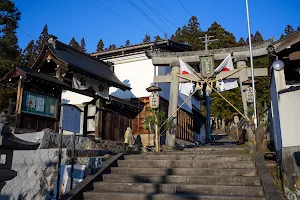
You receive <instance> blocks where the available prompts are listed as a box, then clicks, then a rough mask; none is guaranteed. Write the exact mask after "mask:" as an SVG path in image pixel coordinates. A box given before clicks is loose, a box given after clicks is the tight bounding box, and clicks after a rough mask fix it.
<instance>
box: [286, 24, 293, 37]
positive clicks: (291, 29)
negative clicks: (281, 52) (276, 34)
mask: <svg viewBox="0 0 300 200" xmlns="http://www.w3.org/2000/svg"><path fill="white" fill-rule="evenodd" d="M293 32H295V31H294V28H293V27H292V26H291V25H287V26H286V27H285V29H284V33H285V36H288V35H290V34H291V33H293Z"/></svg>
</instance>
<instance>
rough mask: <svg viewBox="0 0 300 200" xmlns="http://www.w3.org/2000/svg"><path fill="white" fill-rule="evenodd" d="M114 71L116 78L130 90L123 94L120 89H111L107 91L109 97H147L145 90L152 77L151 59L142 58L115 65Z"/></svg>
mask: <svg viewBox="0 0 300 200" xmlns="http://www.w3.org/2000/svg"><path fill="white" fill-rule="evenodd" d="M114 70H115V74H116V75H117V77H118V78H119V79H120V80H121V81H122V82H123V83H125V84H128V85H129V86H130V87H131V88H132V89H131V90H130V91H125V92H123V91H122V90H120V89H117V88H114V87H111V88H110V91H109V93H110V94H111V95H113V96H116V97H119V98H124V99H125V98H131V97H133V98H134V97H146V96H149V93H148V92H147V91H146V88H147V87H149V86H150V85H151V83H152V82H153V76H154V66H153V64H152V61H151V59H148V58H144V59H142V60H137V61H134V62H126V63H120V64H116V65H114ZM126 80H128V81H126Z"/></svg>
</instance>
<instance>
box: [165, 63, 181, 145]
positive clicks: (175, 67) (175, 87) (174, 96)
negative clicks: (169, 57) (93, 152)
mask: <svg viewBox="0 0 300 200" xmlns="http://www.w3.org/2000/svg"><path fill="white" fill-rule="evenodd" d="M170 66H171V68H172V73H177V74H179V73H180V68H179V66H180V64H179V60H178V61H177V62H173V63H171V64H170ZM171 76H172V79H171V83H170V97H169V109H168V117H170V116H171V115H172V114H173V113H174V112H176V110H177V105H178V92H179V77H178V76H176V75H174V74H172V75H171ZM170 120H171V121H172V124H173V128H172V130H170V131H167V133H166V145H167V146H168V147H169V148H174V147H175V138H176V133H177V112H176V113H175V114H174V115H173V116H172V118H171V119H170Z"/></svg>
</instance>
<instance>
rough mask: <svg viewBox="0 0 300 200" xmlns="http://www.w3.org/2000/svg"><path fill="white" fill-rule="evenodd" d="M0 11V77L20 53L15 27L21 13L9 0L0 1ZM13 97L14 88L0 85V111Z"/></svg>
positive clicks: (14, 94) (14, 95)
mask: <svg viewBox="0 0 300 200" xmlns="http://www.w3.org/2000/svg"><path fill="white" fill-rule="evenodd" d="M0 11H1V12H0V13H1V14H0V15H1V18H0V77H3V76H4V74H5V73H7V72H8V71H9V70H10V69H11V67H12V66H13V64H14V63H16V62H17V59H18V58H19V55H20V50H19V46H18V37H17V35H16V29H17V28H18V21H19V20H20V19H21V13H20V12H19V10H18V9H17V7H16V6H15V3H14V2H13V1H10V0H5V1H1V2H0ZM16 64H18V63H16ZM15 97H16V93H15V90H12V89H11V88H8V87H4V86H2V85H0V113H1V112H2V111H3V110H4V109H5V108H7V106H8V100H9V99H10V98H15Z"/></svg>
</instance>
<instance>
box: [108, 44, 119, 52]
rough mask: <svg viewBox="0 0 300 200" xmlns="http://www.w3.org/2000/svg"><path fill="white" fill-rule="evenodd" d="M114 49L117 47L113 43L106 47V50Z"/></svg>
mask: <svg viewBox="0 0 300 200" xmlns="http://www.w3.org/2000/svg"><path fill="white" fill-rule="evenodd" d="M115 49H117V47H116V45H115V44H111V45H109V47H108V50H109V51H110V50H115Z"/></svg>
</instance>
